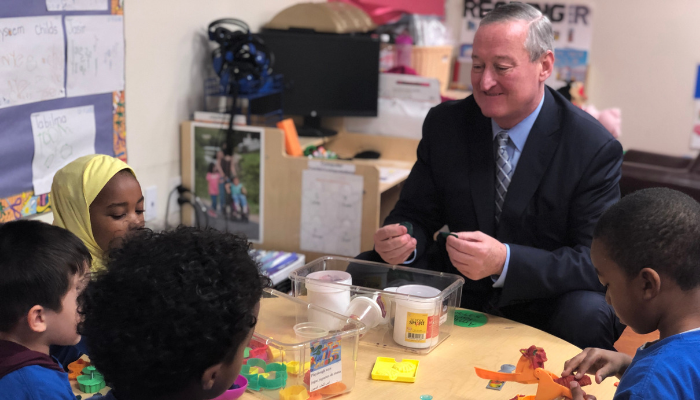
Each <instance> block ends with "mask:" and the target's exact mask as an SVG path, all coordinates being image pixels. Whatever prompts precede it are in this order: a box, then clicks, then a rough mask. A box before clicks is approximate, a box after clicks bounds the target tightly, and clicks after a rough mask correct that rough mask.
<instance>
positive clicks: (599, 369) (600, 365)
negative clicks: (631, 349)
mask: <svg viewBox="0 0 700 400" xmlns="http://www.w3.org/2000/svg"><path fill="white" fill-rule="evenodd" d="M631 362H632V357H630V356H628V355H627V354H622V353H617V352H614V351H610V350H603V349H596V348H590V347H589V348H587V349H586V350H584V351H582V352H581V354H579V355H577V356H576V357H574V358H572V359H571V360H569V361H567V362H565V363H564V371H563V372H562V373H561V376H562V377H564V376H569V375H571V374H572V373H574V372H576V376H575V378H576V379H581V377H582V376H583V375H584V374H589V375H595V381H596V383H598V384H600V383H601V382H603V380H604V379H605V378H607V377H609V376H617V377H618V378H621V377H622V374H623V373H624V372H625V370H626V369H627V367H628V366H629V365H630V363H631Z"/></svg>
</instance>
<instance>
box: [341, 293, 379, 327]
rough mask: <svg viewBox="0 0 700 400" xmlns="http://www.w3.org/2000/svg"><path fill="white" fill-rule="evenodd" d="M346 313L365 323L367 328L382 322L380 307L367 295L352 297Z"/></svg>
mask: <svg viewBox="0 0 700 400" xmlns="http://www.w3.org/2000/svg"><path fill="white" fill-rule="evenodd" d="M346 314H347V315H349V316H350V318H354V319H356V320H358V321H360V322H362V323H363V324H365V326H366V327H367V329H368V330H369V329H372V328H374V327H375V326H377V325H379V324H381V323H382V322H384V317H382V309H381V308H380V307H379V304H377V302H376V300H373V299H371V298H369V297H361V296H359V297H355V298H354V299H352V301H350V306H348V310H347V312H346Z"/></svg>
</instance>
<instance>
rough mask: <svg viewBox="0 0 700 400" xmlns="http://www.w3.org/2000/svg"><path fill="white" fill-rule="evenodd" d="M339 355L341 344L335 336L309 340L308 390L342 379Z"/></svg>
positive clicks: (340, 353)
mask: <svg viewBox="0 0 700 400" xmlns="http://www.w3.org/2000/svg"><path fill="white" fill-rule="evenodd" d="M341 356H342V345H341V340H340V338H339V337H337V336H334V337H332V338H330V339H321V340H319V341H317V342H311V360H313V361H312V363H311V373H310V375H309V391H310V392H315V391H317V390H319V389H321V388H324V387H326V386H328V385H331V384H333V383H336V382H340V381H342V380H343V363H342V362H341V359H340V357H341Z"/></svg>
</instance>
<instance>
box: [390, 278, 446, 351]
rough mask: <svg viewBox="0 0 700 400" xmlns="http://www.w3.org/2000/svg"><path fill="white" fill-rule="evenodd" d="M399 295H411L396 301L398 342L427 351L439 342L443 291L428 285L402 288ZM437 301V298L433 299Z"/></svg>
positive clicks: (396, 333)
mask: <svg viewBox="0 0 700 400" xmlns="http://www.w3.org/2000/svg"><path fill="white" fill-rule="evenodd" d="M396 293H397V294H399V295H401V294H404V295H409V296H410V297H409V298H403V297H401V296H399V297H397V298H396V299H395V300H394V303H395V304H396V315H395V319H394V341H395V342H396V343H398V344H400V345H402V346H406V347H411V348H416V349H424V348H428V347H431V346H434V345H436V344H437V343H438V335H439V329H440V328H439V326H440V308H439V307H438V305H440V306H441V305H442V302H441V300H440V299H439V298H438V299H435V297H438V296H440V290H438V289H435V288H434V287H430V286H425V285H404V286H400V287H399V288H398V289H397V290H396ZM431 298H433V299H431Z"/></svg>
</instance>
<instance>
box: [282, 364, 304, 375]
mask: <svg viewBox="0 0 700 400" xmlns="http://www.w3.org/2000/svg"><path fill="white" fill-rule="evenodd" d="M284 364H285V365H286V366H287V373H288V374H289V375H293V376H297V375H299V374H300V373H301V372H302V371H308V370H309V368H311V362H309V361H307V362H306V363H304V369H303V370H302V369H301V364H299V361H290V362H286V363H284Z"/></svg>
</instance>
